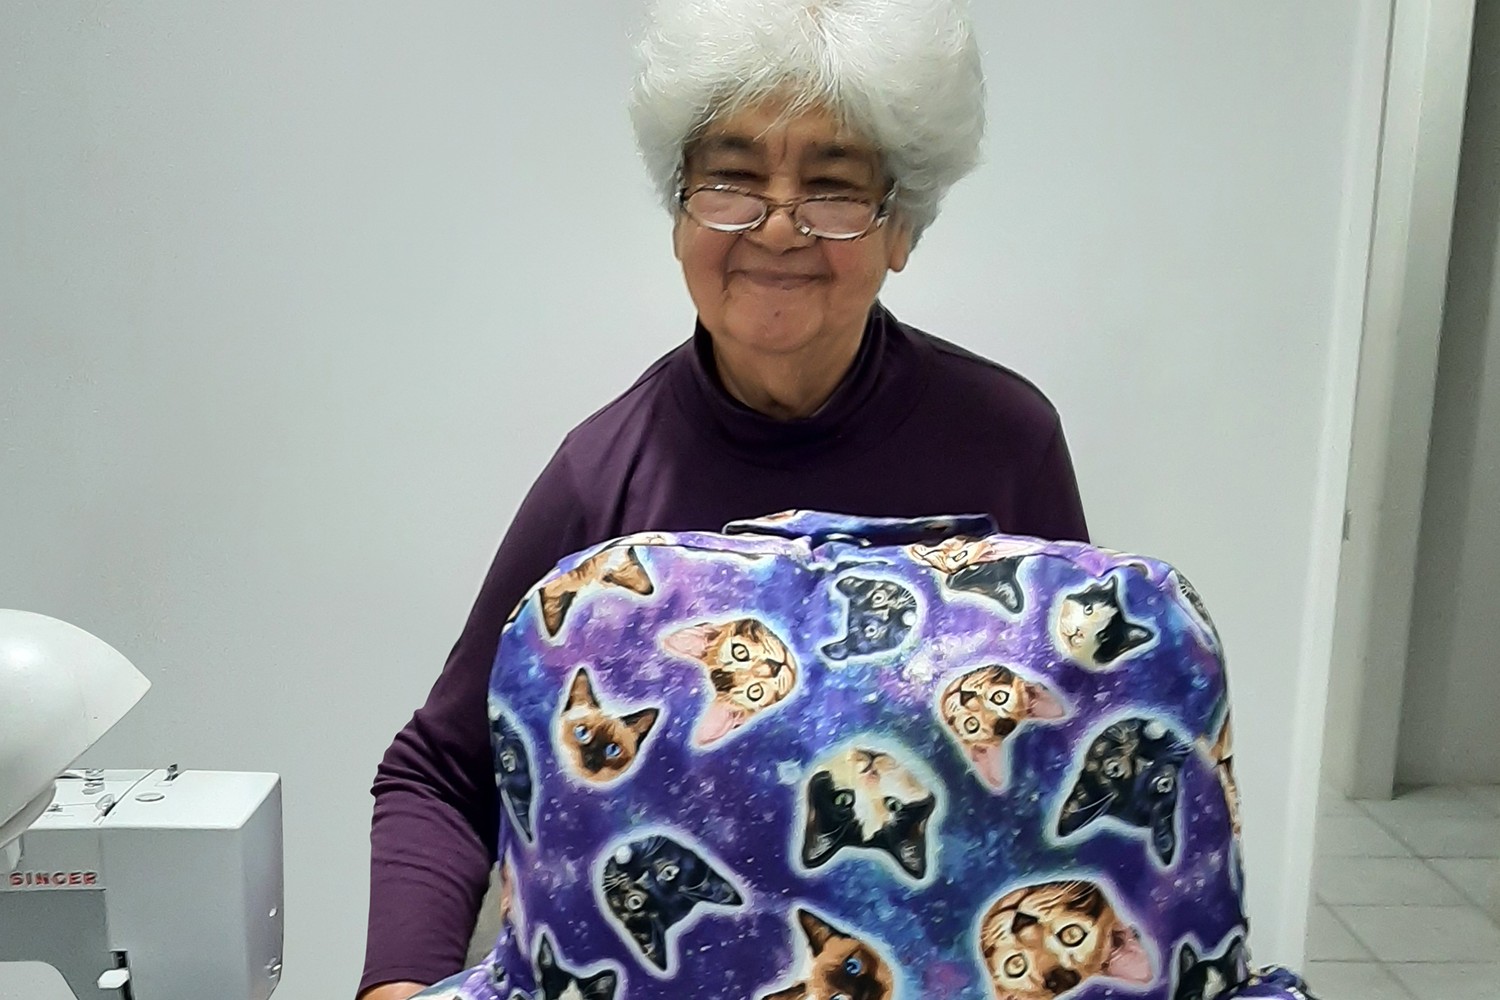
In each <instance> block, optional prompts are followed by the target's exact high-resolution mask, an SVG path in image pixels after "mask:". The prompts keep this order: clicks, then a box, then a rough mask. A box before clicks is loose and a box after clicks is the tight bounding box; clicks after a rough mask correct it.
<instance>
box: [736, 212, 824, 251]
mask: <svg viewBox="0 0 1500 1000" xmlns="http://www.w3.org/2000/svg"><path fill="white" fill-rule="evenodd" d="M793 212H794V209H792V208H791V207H789V206H787V205H776V206H772V207H771V209H770V211H769V212H768V213H767V215H766V218H765V221H764V222H762V223H761V224H760V226H759V227H757V228H756V229H755V230H754V231H753V232H752V233H751V237H752V238H753V239H754V240H755V242H756V245H758V246H761V247H764V248H765V249H767V250H772V251H776V252H780V253H784V252H786V251H788V250H796V249H800V248H801V247H806V246H811V245H812V244H813V243H815V242H817V237H816V236H811V235H808V234H807V233H804V232H803V231H802V230H801V228H800V227H799V226H798V225H797V220H796V218H795V217H794V215H793Z"/></svg>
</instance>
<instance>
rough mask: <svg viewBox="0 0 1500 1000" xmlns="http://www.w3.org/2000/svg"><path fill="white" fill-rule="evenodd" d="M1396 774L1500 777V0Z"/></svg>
mask: <svg viewBox="0 0 1500 1000" xmlns="http://www.w3.org/2000/svg"><path fill="white" fill-rule="evenodd" d="M1477 6H1478V12H1477V17H1476V20H1475V36H1474V55H1473V67H1472V70H1471V83H1470V90H1469V104H1468V112H1467V120H1466V122H1465V124H1464V145H1463V158H1462V162H1461V164H1460V167H1459V188H1458V204H1457V209H1456V212H1455V224H1454V229H1453V259H1452V263H1451V265H1450V272H1449V285H1448V301H1447V307H1446V314H1445V317H1444V323H1443V338H1442V347H1441V353H1440V355H1439V360H1438V381H1437V399H1436V403H1435V407H1434V411H1433V427H1432V451H1431V454H1430V457H1429V459H1428V472H1427V494H1426V499H1425V501H1424V506H1423V512H1422V540H1421V547H1420V556H1419V559H1418V566H1417V590H1416V597H1415V601H1414V606H1413V617H1412V633H1411V647H1410V662H1409V666H1408V670H1407V680H1406V694H1405V703H1404V707H1403V714H1402V720H1401V733H1400V743H1399V761H1398V771H1397V776H1398V778H1399V780H1401V781H1402V782H1407V783H1418V784H1422V783H1451V782H1500V735H1497V733H1500V728H1497V727H1500V255H1497V254H1496V252H1495V249H1496V245H1497V242H1500V8H1497V7H1496V5H1494V4H1485V3H1481V4H1478V5H1477Z"/></svg>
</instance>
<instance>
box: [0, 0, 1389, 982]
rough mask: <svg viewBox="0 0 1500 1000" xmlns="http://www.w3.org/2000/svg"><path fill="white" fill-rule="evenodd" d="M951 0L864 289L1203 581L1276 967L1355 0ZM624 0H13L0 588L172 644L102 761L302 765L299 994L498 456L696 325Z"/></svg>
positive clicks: (1374, 72)
mask: <svg viewBox="0 0 1500 1000" xmlns="http://www.w3.org/2000/svg"><path fill="white" fill-rule="evenodd" d="M977 6H978V7H979V8H980V11H979V20H980V28H981V30H982V40H983V42H984V45H985V48H986V54H987V59H988V65H989V72H990V76H991V85H992V120H993V132H992V136H993V138H992V140H991V142H990V145H989V163H988V164H987V165H986V166H985V167H984V168H983V169H982V170H981V172H980V173H979V174H978V175H976V176H975V177H974V178H972V179H971V180H969V181H967V182H966V183H965V184H964V185H963V186H962V187H961V188H960V189H959V190H958V191H957V192H955V194H954V197H953V198H952V200H951V203H950V204H949V206H948V208H947V211H946V214H945V216H944V217H943V219H941V220H940V222H939V224H938V226H937V227H936V228H935V229H934V230H933V231H932V232H931V234H930V236H929V239H928V241H927V242H926V243H924V245H923V247H922V248H921V249H920V250H919V251H918V255H917V257H916V258H915V260H914V262H913V265H912V267H911V268H910V269H909V270H908V271H907V273H906V274H904V275H902V276H900V277H899V279H897V280H896V281H894V282H893V284H892V286H891V287H890V289H889V294H888V296H887V301H888V302H889V303H890V304H891V305H892V306H893V307H895V308H896V309H897V311H898V313H899V314H901V315H903V316H905V317H907V318H908V319H910V320H911V321H913V322H915V323H918V324H920V325H924V326H926V327H928V328H930V329H932V330H934V331H935V332H939V333H941V334H943V335H945V336H948V337H950V338H954V339H957V340H959V341H961V342H962V343H964V344H966V345H967V346H969V347H971V348H973V349H975V350H978V351H981V352H983V353H986V354H989V355H991V356H994V357H996V358H1000V359H1002V360H1004V361H1006V362H1007V363H1010V364H1012V365H1014V366H1016V367H1018V368H1019V369H1020V370H1022V371H1024V372H1026V373H1027V374H1029V375H1030V376H1032V377H1033V378H1035V379H1036V380H1037V381H1038V382H1039V383H1040V384H1041V385H1042V386H1043V387H1044V388H1045V389H1046V390H1047V391H1048V392H1049V393H1051V394H1052V396H1053V397H1054V399H1055V400H1056V401H1057V403H1058V404H1059V406H1060V408H1061V409H1062V411H1063V413H1064V416H1065V419H1066V421H1067V426H1068V430H1069V432H1070V435H1071V438H1072V441H1073V445H1074V449H1075V453H1076V458H1077V461H1078V465H1079V468H1080V473H1081V477H1082V482H1083V488H1084V492H1085V499H1086V503H1087V506H1088V508H1089V510H1090V514H1091V518H1092V521H1093V524H1094V527H1095V530H1096V532H1097V534H1098V536H1099V537H1100V538H1101V539H1102V540H1104V541H1106V542H1108V543H1111V544H1114V545H1116V546H1120V547H1129V548H1134V549H1138V550H1144V551H1150V552H1153V553H1156V554H1160V555H1163V556H1166V557H1168V558H1171V559H1174V560H1176V561H1177V562H1179V563H1180V564H1181V565H1182V566H1183V567H1184V568H1185V569H1187V570H1188V571H1189V572H1190V574H1191V575H1192V576H1193V577H1194V578H1195V581H1196V582H1197V583H1198V584H1199V585H1200V588H1201V589H1202V590H1203V591H1204V592H1205V593H1206V595H1207V596H1208V599H1209V601H1210V602H1211V604H1212V605H1213V607H1214V610H1215V615H1216V618H1217V619H1218V620H1219V622H1220V624H1221V626H1222V629H1223V631H1224V633H1225V635H1226V639H1227V641H1228V644H1229V647H1230V649H1231V650H1232V657H1233V668H1234V678H1235V690H1236V698H1237V709H1238V712H1239V719H1240V721H1239V725H1238V727H1237V729H1238V732H1239V735H1240V740H1241V749H1240V755H1239V757H1238V761H1239V763H1240V767H1241V769H1242V772H1243V779H1242V780H1243V784H1244V786H1245V791H1246V795H1247V798H1248V809H1249V816H1248V821H1247V822H1248V827H1249V853H1250V864H1251V866H1252V881H1253V887H1252V888H1253V898H1252V909H1253V913H1254V915H1255V916H1256V918H1257V919H1258V921H1259V927H1258V930H1257V937H1258V939H1259V945H1260V952H1261V957H1264V958H1267V959H1272V958H1276V959H1282V960H1287V961H1296V960H1298V958H1299V957H1300V949H1301V941H1302V936H1303V935H1302V920H1303V914H1304V913H1305V904H1306V885H1307V873H1308V866H1309V865H1310V853H1311V846H1310V843H1308V841H1309V838H1310V835H1311V829H1312V815H1313V794H1314V785H1315V782H1316V769H1317V760H1318V752H1319V748H1318V743H1319V739H1318V737H1319V728H1320V723H1321V718H1322V707H1323V690H1324V689H1323V685H1324V682H1325V681H1326V662H1325V658H1326V653H1327V648H1326V647H1327V639H1328V637H1327V625H1326V623H1327V621H1328V620H1330V618H1331V609H1332V585H1331V580H1332V578H1333V577H1332V574H1333V565H1332V560H1333V558H1334V557H1335V555H1336V548H1337V530H1338V519H1339V513H1340V512H1341V510H1342V484H1343V471H1344V467H1345V463H1346V460H1347V452H1346V447H1347V434H1348V426H1349V420H1350V408H1351V405H1352V403H1351V400H1352V389H1353V386H1352V382H1353V372H1354V365H1355V356H1356V343H1357V331H1358V320H1359V316H1358V312H1359V303H1360V301H1361V298H1362V276H1363V267H1364V260H1365V254H1366V251H1367V236H1368V232H1367V231H1368V217H1369V210H1370V200H1371V193H1372V189H1373V166H1374V156H1375V145H1374V142H1375V126H1376V124H1377V123H1378V112H1379V93H1380V82H1381V81H1380V76H1381V72H1382V66H1383V53H1384V30H1385V16H1386V10H1387V8H1386V4H1384V3H1378V2H1375V0H1321V2H1319V3H1317V4H1307V3H1305V2H1303V0H1276V2H1266V3H1260V4H1242V3H1234V2H1229V0H1216V2H1201V3H1197V4H1193V5H1183V4H1178V3H1169V2H1165V0H1160V2H1147V3H1137V4H1131V5H1097V4H1093V3H1082V2H1078V3H1059V4H1047V5H1041V4H1021V3H1013V2H1007V3H993V2H987V3H982V4H978V5H977ZM637 7H638V5H637V4H635V3H630V4H621V3H617V2H604V0H592V2H590V3H587V4H574V5H568V6H566V7H565V6H563V5H552V4H493V3H480V2H477V0H475V2H469V3H459V2H449V3H446V4H443V5H421V6H417V5H409V4H400V3H393V2H371V0H362V2H359V3H353V2H347V0H345V2H323V3H318V4H301V5H295V6H292V5H282V6H281V7H272V6H270V5H257V4H231V3H223V2H208V0H203V2H195V3H185V2H179V3H175V4H155V5H150V6H138V5H127V4H116V3H99V2H83V0H6V5H5V8H4V13H3V15H0V24H3V25H4V27H3V30H0V95H4V96H5V99H4V100H3V101H0V484H3V488H0V553H3V556H0V560H3V569H4V572H0V606H15V607H22V608H28V609H32V610H36V611H42V612H45V613H49V614H52V615H56V616H58V617H61V618H65V619H68V620H71V621H74V622H76V623H78V624H79V625H81V626H83V627H85V628H87V629H90V630H92V631H94V632H96V633H97V634H99V635H101V636H104V637H105V638H107V639H108V640H109V641H111V642H113V643H114V644H116V645H117V646H118V647H119V648H120V649H121V650H122V651H124V652H125V653H126V654H127V655H129V656H130V657H131V658H132V659H134V661H135V662H136V663H137V664H138V665H139V666H140V667H141V668H142V669H143V670H145V671H146V672H147V673H148V674H149V675H150V676H151V678H152V679H153V681H154V682H155V685H156V686H155V688H154V690H153V691H152V693H151V694H150V696H149V697H148V698H147V700H146V701H145V702H144V703H143V704H142V705H141V706H140V708H139V709H137V711H136V712H134V713H133V714H132V715H131V716H130V717H129V718H127V719H126V721H125V722H124V723H122V724H121V726H120V727H119V729H118V730H117V731H116V732H114V733H113V734H111V736H110V737H108V738H107V739H106V741H105V742H104V743H102V744H101V745H100V746H99V747H98V748H96V751H95V752H93V753H92V754H91V755H90V759H91V760H92V761H94V762H96V763H99V764H109V765H113V766H126V765H137V764H162V763H165V762H167V761H180V762H181V763H183V764H184V765H186V766H195V767H217V768H246V769H271V770H276V771H279V772H281V773H282V774H283V775H284V776H285V782H286V789H285V790H286V808H287V814H286V833H287V876H288V880H289V883H288V900H287V906H286V914H287V934H288V946H287V956H286V978H285V980H284V985H283V987H282V989H281V990H280V991H279V993H278V997H280V998H284V1000H311V998H313V997H319V998H323V997H336V996H340V995H346V994H347V993H348V992H349V991H351V990H352V987H353V984H354V981H355V979H356V977H357V974H358V969H359V964H360V959H361V956H362V950H363V926H364V913H365V902H366V883H365V879H366V864H367V840H366V836H367V830H368V820H369V808H370V802H369V799H368V795H367V790H368V786H369V782H370V779H371V777H372V774H373V770H374V767H375V764H376V761H377V760H378V758H379V756H380V754H381V752H382V751H383V750H384V749H385V747H386V745H387V743H388V742H389V740H390V737H391V736H392V734H393V733H394V732H395V731H396V729H397V728H399V727H400V725H401V724H402V723H403V722H404V721H405V720H406V718H407V716H408V715H409V713H410V712H411V710H412V709H413V708H414V707H415V706H416V705H417V704H418V703H419V702H420V700H421V699H422V697H423V696H424V695H425V692H426V690H427V687H428V686H429V684H430V683H431V681H432V679H433V677H434V676H435V674H436V671H437V670H438V668H439V666H440V665H441V662H442V659H443V657H444V655H445V653H446V652H447V649H448V647H449V645H450V644H451V642H452V639H453V638H454V636H455V635H456V633H457V630H458V628H459V626H460V623H461V622H462V620H463V617H464V615H465V612H466V611H467V607H468V603H469V601H470V599H471V598H472V595H473V592H474V590H475V588H476V586H477V584H478V582H479V579H480V577H481V574H482V572H483V570H484V567H485V566H486V564H487V562H488V559H489V557H490V555H491V552H492V549H493V547H494V544H495V542H496V541H497V539H498V537H499V535H500V534H501V532H502V531H503V529H504V527H505V524H506V521H507V519H508V517H509V516H510V514H511V512H512V510H513V508H514V506H515V504H516V503H517V501H518V500H519V497H520V495H521V493H522V491H523V490H524V489H525V487H526V485H527V484H528V482H529V480H530V478H531V477H532V476H533V475H534V473H535V472H536V471H537V470H538V469H539V468H540V466H541V464H542V463H543V461H544V460H545V458H546V456H547V454H548V453H549V452H550V450H551V448H552V447H553V446H554V444H555V442H556V441H557V439H558V438H559V437H560V436H561V435H562V433H563V432H564V431H565V430H566V429H567V428H568V427H569V426H570V425H571V424H572V423H573V422H574V421H576V420H577V419H579V418H580V417H581V416H583V415H584V414H585V413H586V412H588V411H589V410H590V409H592V408H593V407H594V406H596V405H597V404H598V403H600V402H601V401H602V400H603V399H605V398H607V397H608V396H609V395H610V394H612V393H613V392H614V391H616V390H618V389H619V388H620V387H622V386H623V385H624V384H625V383H626V382H627V381H628V380H629V379H630V378H631V377H633V375H634V374H635V373H636V371H637V370H638V369H640V368H641V367H643V366H644V365H645V364H646V363H647V362H648V361H649V360H650V359H651V358H653V357H655V356H656V355H657V354H659V353H661V352H662V351H664V350H666V349H667V348H668V347H669V346H670V345H672V344H673V343H675V342H677V341H679V340H680V339H681V338H683V337H685V336H686V335H687V333H688V332H689V330H690V322H691V314H690V312H689V306H688V302H687V299H686V296H685V294H684V293H683V292H682V290H681V288H680V285H679V280H678V278H677V276H676V275H675V273H674V270H673V262H672V260H671V257H670V254H669V244H668V234H667V225H666V220H665V219H664V218H663V217H662V216H661V215H659V214H658V211H657V209H656V208H655V206H654V205H653V204H652V203H651V200H650V196H649V193H648V191H647V189H646V184H645V180H644V178H643V176H642V175H641V172H640V170H639V169H638V167H637V165H636V162H635V159H634V153H633V150H632V148H631V145H630V139H629V135H628V131H627V124H626V120H625V116H624V112H623V95H624V91H625V88H626V85H627V81H628V73H629V64H628V52H627V48H626V45H625V42H624V38H623V34H624V31H625V28H626V26H627V24H629V23H631V22H632V21H633V19H634V17H635V15H636V11H637ZM585 11H586V13H585ZM580 189H583V190H587V191H590V192H592V195H591V197H590V198H588V199H580V198H579V197H578V195H577V193H576V192H577V191H578V190H580ZM981 317H982V318H981ZM3 977H4V973H0V984H3V983H4V981H5V980H4V978H3ZM143 1000H151V998H143Z"/></svg>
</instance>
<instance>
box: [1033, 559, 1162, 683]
mask: <svg viewBox="0 0 1500 1000" xmlns="http://www.w3.org/2000/svg"><path fill="white" fill-rule="evenodd" d="M1057 638H1058V640H1059V641H1060V642H1061V648H1062V651H1063V652H1064V653H1066V654H1067V655H1068V657H1069V658H1071V659H1072V660H1073V661H1074V662H1076V663H1078V664H1080V665H1082V666H1084V667H1088V668H1090V669H1101V670H1102V669H1105V668H1108V667H1110V666H1112V665H1113V664H1114V663H1115V661H1116V660H1118V659H1120V658H1121V657H1123V656H1126V655H1127V654H1129V653H1131V652H1134V651H1135V650H1137V649H1140V648H1141V647H1142V646H1145V645H1147V644H1148V643H1150V642H1151V640H1152V639H1154V638H1156V633H1155V632H1153V631H1152V630H1151V629H1149V628H1147V627H1146V626H1145V625H1141V624H1139V623H1137V622H1133V621H1130V620H1129V619H1128V618H1126V616H1125V609H1124V607H1123V606H1122V605H1121V603H1120V581H1119V578H1118V577H1110V578H1109V581H1108V582H1106V583H1095V584H1090V585H1089V586H1088V587H1086V588H1084V589H1083V590H1080V591H1077V592H1075V593H1071V594H1068V595H1067V596H1066V597H1064V598H1063V602H1062V608H1061V610H1060V611H1059V613H1058V616H1057Z"/></svg>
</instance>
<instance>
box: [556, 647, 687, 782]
mask: <svg viewBox="0 0 1500 1000" xmlns="http://www.w3.org/2000/svg"><path fill="white" fill-rule="evenodd" d="M660 715H661V712H660V710H658V709H655V708H643V709H641V710H639V711H636V712H631V713H629V714H627V715H620V716H617V715H614V714H612V713H610V712H606V711H605V710H604V708H603V707H602V706H601V705H600V704H599V697H598V695H596V694H595V693H594V685H593V681H592V680H591V679H590V677H589V672H588V670H587V669H586V668H583V667H580V668H579V670H578V672H577V673H576V674H574V675H573V684H572V686H571V687H570V688H569V689H568V697H567V700H566V701H565V702H563V706H562V711H561V712H560V714H559V715H558V717H557V741H558V744H559V745H560V746H561V747H562V748H563V752H564V755H565V757H566V759H567V762H568V764H569V765H570V766H571V767H572V769H573V773H574V774H576V775H578V777H580V778H582V779H584V780H585V781H592V782H594V783H596V784H607V783H609V782H611V781H614V780H615V779H616V778H619V777H621V776H622V775H624V774H625V772H626V771H629V770H630V768H631V765H633V764H634V763H635V761H636V757H637V756H638V754H639V753H640V749H641V745H642V744H643V743H645V741H646V736H647V735H648V734H649V733H650V732H651V728H652V727H653V726H655V725H656V720H657V718H658V717H659V716H660Z"/></svg>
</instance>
